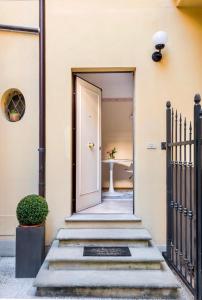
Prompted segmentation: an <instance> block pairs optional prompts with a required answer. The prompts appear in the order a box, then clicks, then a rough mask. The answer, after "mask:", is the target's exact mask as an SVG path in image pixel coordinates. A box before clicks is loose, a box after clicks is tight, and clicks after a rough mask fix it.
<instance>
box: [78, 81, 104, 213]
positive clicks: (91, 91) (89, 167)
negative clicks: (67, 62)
mask: <svg viewBox="0 0 202 300" xmlns="http://www.w3.org/2000/svg"><path fill="white" fill-rule="evenodd" d="M99 203H101V89H100V88H98V87H96V86H94V85H93V84H90V83H89V82H87V81H85V80H83V79H81V78H79V77H77V78H76V211H77V212H78V211H81V210H83V209H86V208H89V207H91V206H94V205H97V204H99Z"/></svg>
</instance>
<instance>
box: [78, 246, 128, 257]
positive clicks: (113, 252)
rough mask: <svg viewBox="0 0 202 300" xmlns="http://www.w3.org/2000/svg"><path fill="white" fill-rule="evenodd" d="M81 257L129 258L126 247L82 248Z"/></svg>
mask: <svg viewBox="0 0 202 300" xmlns="http://www.w3.org/2000/svg"><path fill="white" fill-rule="evenodd" d="M83 256H131V253H130V250H129V248H128V247H84V251H83Z"/></svg>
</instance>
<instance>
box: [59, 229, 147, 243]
mask: <svg viewBox="0 0 202 300" xmlns="http://www.w3.org/2000/svg"><path fill="white" fill-rule="evenodd" d="M57 239H58V240H143V241H145V240H146V241H149V240H151V239H152V237H151V235H150V233H149V232H148V231H147V230H146V229H137V228H134V229H114V228H112V229H101V228H98V229H60V230H59V231H58V234H57Z"/></svg>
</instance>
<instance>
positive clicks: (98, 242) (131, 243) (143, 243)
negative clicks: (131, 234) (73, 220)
mask: <svg viewBox="0 0 202 300" xmlns="http://www.w3.org/2000/svg"><path fill="white" fill-rule="evenodd" d="M68 246H112V247H113V246H125V247H129V246H133V247H148V246H149V242H148V241H147V240H135V241H133V240H108V239H105V240H60V241H59V247H68Z"/></svg>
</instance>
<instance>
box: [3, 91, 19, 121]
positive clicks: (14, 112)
mask: <svg viewBox="0 0 202 300" xmlns="http://www.w3.org/2000/svg"><path fill="white" fill-rule="evenodd" d="M2 105H3V111H4V113H5V116H6V118H7V120H8V121H10V122H17V121H20V120H21V119H22V117H23V115H24V113H25V98H24V96H23V94H22V93H21V92H20V91H19V90H17V89H9V90H7V91H6V92H5V93H4V95H3V97H2Z"/></svg>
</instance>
